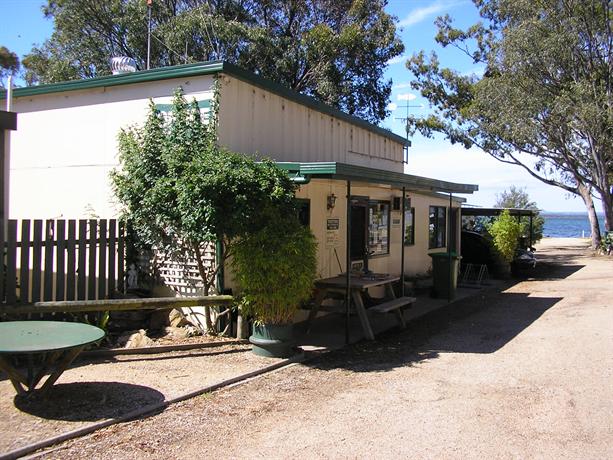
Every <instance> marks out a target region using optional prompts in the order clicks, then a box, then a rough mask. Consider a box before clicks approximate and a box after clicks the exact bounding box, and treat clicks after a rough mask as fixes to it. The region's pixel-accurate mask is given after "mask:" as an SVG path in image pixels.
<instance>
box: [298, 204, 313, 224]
mask: <svg viewBox="0 0 613 460" xmlns="http://www.w3.org/2000/svg"><path fill="white" fill-rule="evenodd" d="M296 205H297V208H298V220H299V221H300V223H301V224H302V225H304V226H305V227H308V226H309V224H310V223H311V200H307V199H305V198H296Z"/></svg>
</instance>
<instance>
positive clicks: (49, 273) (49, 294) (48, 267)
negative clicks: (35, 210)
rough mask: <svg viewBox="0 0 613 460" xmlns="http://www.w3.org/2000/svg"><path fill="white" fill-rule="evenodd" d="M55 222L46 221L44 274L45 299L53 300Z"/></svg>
mask: <svg viewBox="0 0 613 460" xmlns="http://www.w3.org/2000/svg"><path fill="white" fill-rule="evenodd" d="M54 233H55V222H54V221H53V220H46V221H45V272H44V275H43V300H53V246H54V242H55V240H54Z"/></svg>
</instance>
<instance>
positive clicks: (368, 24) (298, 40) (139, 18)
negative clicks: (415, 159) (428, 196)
mask: <svg viewBox="0 0 613 460" xmlns="http://www.w3.org/2000/svg"><path fill="white" fill-rule="evenodd" d="M384 5H385V2H384V1H383V0H368V1H367V0H334V1H332V0H323V1H322V0H304V1H300V2H296V1H294V0H279V1H274V2H272V1H269V0H245V1H241V2H237V1H235V0H213V1H210V0H176V1H154V2H153V5H152V30H153V38H152V41H151V45H152V48H151V66H152V67H163V66H168V65H175V64H183V63H186V62H198V61H208V60H218V59H223V60H226V61H229V62H232V63H235V64H238V65H239V66H241V67H243V68H245V69H247V70H251V71H253V72H256V73H258V74H259V75H261V76H263V77H266V78H269V79H271V80H274V81H276V82H279V83H281V84H283V85H285V86H288V87H290V88H292V89H295V90H297V91H300V92H302V93H305V94H309V95H311V96H313V97H315V98H317V99H319V100H321V101H323V102H326V103H328V104H331V105H333V106H336V107H338V108H340V109H342V110H345V111H346V112H348V113H350V114H353V115H357V116H361V117H364V118H366V119H368V120H370V121H373V122H378V121H381V120H382V119H384V118H385V116H386V115H387V113H386V105H387V102H388V99H389V95H390V92H391V82H390V81H387V80H385V79H384V78H383V71H384V70H385V66H386V62H387V61H388V60H389V59H391V58H393V57H396V56H399V55H400V54H402V52H403V51H404V46H403V44H402V42H401V40H400V38H399V37H398V36H397V35H396V27H395V24H394V18H393V17H392V16H389V15H388V14H386V13H385V11H384ZM44 12H45V15H46V16H47V17H48V18H53V20H54V32H53V34H52V36H51V38H50V39H49V40H47V41H46V42H45V43H44V44H42V45H40V46H37V47H35V48H33V49H32V51H31V53H30V54H28V55H27V56H26V58H25V59H24V66H25V67H26V75H25V77H26V80H27V81H28V83H29V84H33V83H36V82H39V83H51V82H57V81H63V80H72V79H77V78H90V77H95V76H102V75H108V74H110V68H109V59H110V58H111V57H113V56H129V57H132V58H134V59H135V61H136V62H137V64H138V66H139V68H140V69H144V68H145V65H146V56H147V51H146V49H147V48H146V46H147V40H146V37H147V20H146V18H147V6H146V2H145V1H144V0H106V1H103V2H100V1H97V0H62V1H57V0H48V4H47V6H46V7H45V8H44Z"/></svg>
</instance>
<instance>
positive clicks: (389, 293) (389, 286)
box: [385, 283, 396, 300]
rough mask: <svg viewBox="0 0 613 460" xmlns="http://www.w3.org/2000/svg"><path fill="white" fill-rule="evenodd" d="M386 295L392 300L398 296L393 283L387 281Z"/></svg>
mask: <svg viewBox="0 0 613 460" xmlns="http://www.w3.org/2000/svg"><path fill="white" fill-rule="evenodd" d="M385 296H386V297H387V298H388V299H390V300H391V299H395V298H396V293H395V292H394V286H392V283H387V284H386V285H385Z"/></svg>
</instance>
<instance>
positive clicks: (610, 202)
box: [600, 191, 613, 232]
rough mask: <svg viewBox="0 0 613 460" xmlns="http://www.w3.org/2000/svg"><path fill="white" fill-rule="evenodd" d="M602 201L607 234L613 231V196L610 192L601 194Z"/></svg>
mask: <svg viewBox="0 0 613 460" xmlns="http://www.w3.org/2000/svg"><path fill="white" fill-rule="evenodd" d="M600 200H601V201H602V211H603V212H604V228H605V230H606V231H607V232H610V231H613V195H611V193H609V192H608V191H607V192H605V193H601V195H600Z"/></svg>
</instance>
